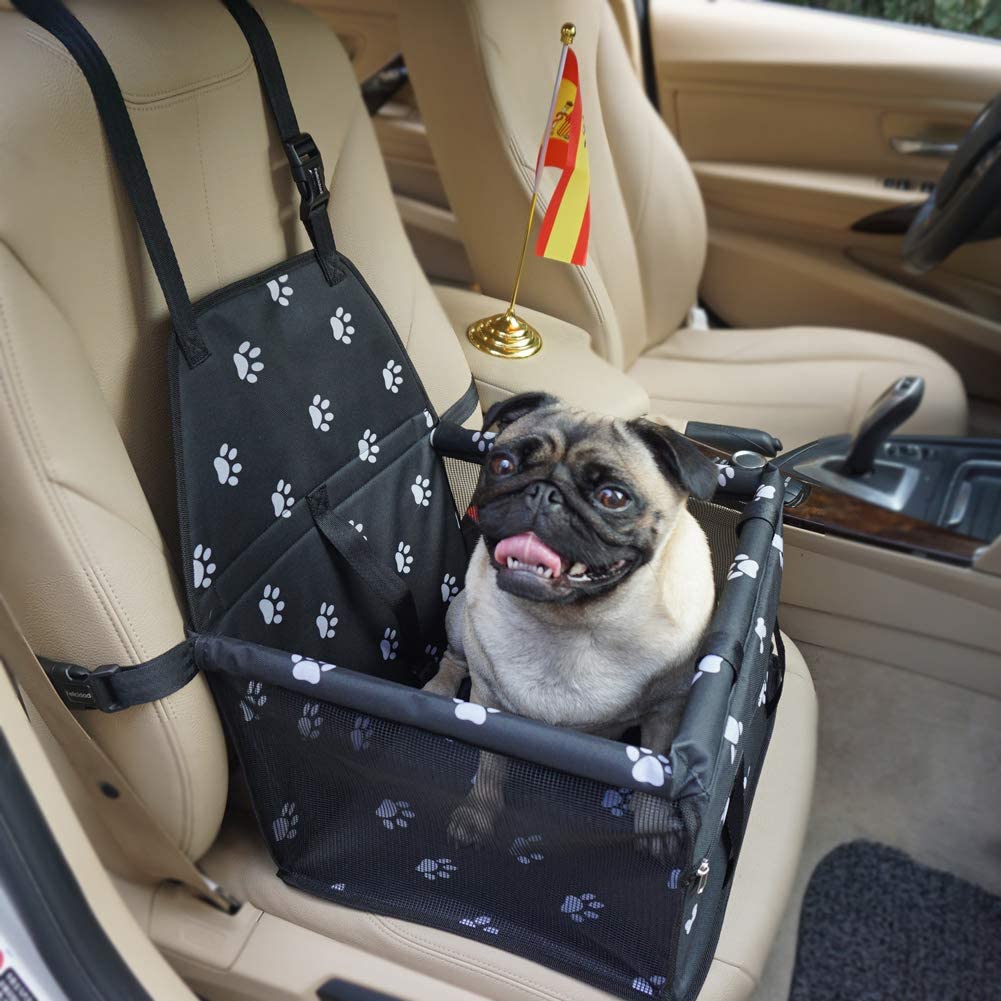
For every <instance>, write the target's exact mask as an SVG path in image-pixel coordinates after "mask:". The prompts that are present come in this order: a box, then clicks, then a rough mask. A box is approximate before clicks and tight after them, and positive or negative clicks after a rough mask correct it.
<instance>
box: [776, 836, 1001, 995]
mask: <svg viewBox="0 0 1001 1001" xmlns="http://www.w3.org/2000/svg"><path fill="white" fill-rule="evenodd" d="M789 1001H1001V897H995V896H993V895H991V894H990V893H987V892H986V891H985V890H982V889H980V888H979V887H977V886H974V885H973V884H972V883H966V882H964V881H963V880H961V879H958V878H957V877H955V876H952V875H950V874H949V873H947V872H939V871H938V870H936V869H928V868H926V867H925V866H922V865H918V864H917V863H916V862H913V861H912V860H911V859H909V858H908V857H907V856H906V855H905V854H904V853H903V852H900V851H897V850H896V849H895V848H889V847H887V846H886V845H881V844H874V843H872V842H869V841H853V842H851V843H850V844H846V845H841V846H839V847H838V848H835V849H834V851H832V852H831V853H830V854H829V855H827V856H826V857H825V858H823V859H822V860H821V862H820V864H819V865H818V866H817V868H816V869H815V870H814V872H813V876H812V877H811V878H810V885H809V886H808V887H807V889H806V896H805V898H804V900H803V911H802V914H801V915H800V924H799V945H798V947H797V950H796V967H795V970H794V972H793V985H792V991H791V992H790V995H789Z"/></svg>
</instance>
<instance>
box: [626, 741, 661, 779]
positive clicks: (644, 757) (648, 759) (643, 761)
mask: <svg viewBox="0 0 1001 1001" xmlns="http://www.w3.org/2000/svg"><path fill="white" fill-rule="evenodd" d="M626 757H628V758H629V760H630V761H631V762H633V778H634V779H635V780H636V781H637V782H643V783H644V784H645V785H651V786H662V785H663V784H664V777H665V776H667V775H670V774H671V763H670V762H669V761H668V759H667V758H665V757H664V755H663V754H654V753H653V751H651V750H650V748H649V747H633V746H632V744H630V745H629V746H628V747H627V748H626Z"/></svg>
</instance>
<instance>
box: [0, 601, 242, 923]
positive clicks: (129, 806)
mask: <svg viewBox="0 0 1001 1001" xmlns="http://www.w3.org/2000/svg"><path fill="white" fill-rule="evenodd" d="M0 651H2V658H3V663H4V664H5V665H6V666H7V668H8V669H9V670H10V672H11V673H12V674H13V675H14V678H15V680H16V681H17V683H18V684H19V685H20V687H21V689H22V690H23V691H24V693H25V694H26V695H27V697H28V698H29V699H30V700H31V704H32V705H33V706H34V707H35V709H36V710H37V712H38V714H39V715H40V716H41V717H42V719H43V720H44V721H45V725H46V726H47V727H48V729H49V731H50V732H51V734H52V736H53V737H54V738H55V739H56V741H57V742H58V743H59V746H60V747H61V748H62V749H63V751H64V752H65V754H66V757H67V758H68V759H69V762H70V764H71V765H72V766H73V767H74V769H75V770H76V771H77V773H78V774H79V775H80V778H81V780H82V781H83V784H84V786H85V787H86V789H87V790H88V792H90V793H91V794H92V795H91V802H92V803H93V805H94V807H95V809H96V811H97V813H98V814H99V816H100V817H101V819H102V820H103V821H104V823H105V825H106V826H107V829H108V831H109V832H110V834H111V835H112V837H113V838H114V839H115V841H116V843H117V844H118V846H119V848H120V849H121V852H122V855H123V856H124V857H125V858H126V859H128V861H129V862H130V863H131V864H132V865H133V866H135V868H136V869H138V870H139V871H140V872H144V873H146V874H147V875H148V876H149V877H151V878H152V879H155V880H164V879H171V880H176V881H177V882H178V883H183V884H184V885H185V886H187V887H190V888H191V889H192V890H194V891H195V893H197V894H198V895H199V896H201V897H204V898H205V899H206V900H208V901H209V902H210V903H212V904H214V905H215V906H216V907H218V908H220V909H221V910H224V911H226V912H227V913H229V914H233V913H235V912H236V910H237V909H238V908H239V904H238V903H237V902H236V901H235V900H234V899H233V898H232V897H230V896H229V895H228V894H227V893H226V892H225V891H224V890H223V889H222V887H221V886H219V884H218V883H216V882H214V881H213V880H211V879H209V877H208V876H206V875H205V874H204V873H203V872H201V871H200V870H199V869H198V867H197V866H196V865H195V864H194V863H193V862H192V861H191V859H189V858H188V856H187V855H185V854H184V852H182V851H181V849H180V848H178V847H177V845H176V844H174V842H173V841H172V840H171V838H170V837H169V835H168V834H167V833H166V831H164V829H163V828H162V827H161V826H160V824H159V822H158V821H157V820H156V819H155V818H154V817H153V816H152V815H151V814H150V812H149V810H148V809H147V808H146V805H145V804H144V803H143V801H142V800H141V799H140V798H139V796H138V795H137V794H136V793H135V792H134V791H133V789H132V787H131V786H130V785H129V783H128V780H127V779H126V778H125V776H124V775H123V774H122V773H121V772H120V771H119V770H118V768H117V766H116V765H115V764H114V763H113V762H112V761H111V759H110V758H109V757H108V756H107V755H106V754H105V753H104V751H103V750H102V749H101V748H100V746H99V745H98V744H97V743H96V741H94V739H93V738H92V737H91V736H90V734H89V733H87V731H86V730H84V728H83V727H82V726H80V724H79V723H78V722H77V721H76V719H75V718H74V716H73V714H72V713H71V712H70V710H69V709H68V708H67V707H66V705H65V703H64V702H63V701H62V699H61V698H60V697H59V695H58V694H57V692H56V690H55V688H53V687H52V685H51V684H50V682H49V680H48V678H47V677H46V673H45V671H44V669H43V668H42V665H41V664H40V663H39V662H38V659H37V658H36V657H35V655H34V654H33V653H32V652H31V648H30V647H29V646H28V643H27V641H26V640H25V638H24V636H23V635H22V633H21V631H20V630H19V629H18V627H17V623H16V622H15V621H14V617H13V615H11V612H10V609H9V608H8V607H7V604H6V602H5V601H4V600H3V598H2V597H0Z"/></svg>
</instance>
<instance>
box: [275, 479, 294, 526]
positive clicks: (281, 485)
mask: <svg viewBox="0 0 1001 1001" xmlns="http://www.w3.org/2000/svg"><path fill="white" fill-rule="evenodd" d="M294 505H295V498H294V497H293V496H292V484H291V483H286V482H285V481H284V480H279V481H278V484H277V485H276V486H275V489H274V492H273V493H272V494H271V506H272V508H274V512H275V517H276V518H291V517H292V508H293V506H294Z"/></svg>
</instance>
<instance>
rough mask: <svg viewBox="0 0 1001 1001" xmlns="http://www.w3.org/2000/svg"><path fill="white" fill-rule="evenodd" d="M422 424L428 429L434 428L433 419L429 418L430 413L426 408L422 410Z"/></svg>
mask: <svg viewBox="0 0 1001 1001" xmlns="http://www.w3.org/2000/svg"><path fill="white" fill-rule="evenodd" d="M424 422H425V424H427V426H428V428H429V429H430V428H433V427H434V418H433V417H432V416H431V411H430V410H428V409H427V408H425V409H424Z"/></svg>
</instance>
